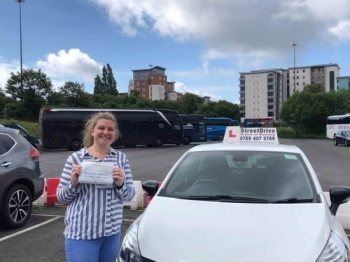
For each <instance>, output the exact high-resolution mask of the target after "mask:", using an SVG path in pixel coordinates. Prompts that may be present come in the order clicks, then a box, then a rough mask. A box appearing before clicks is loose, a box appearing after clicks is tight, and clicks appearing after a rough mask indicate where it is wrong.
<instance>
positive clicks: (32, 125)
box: [0, 119, 39, 137]
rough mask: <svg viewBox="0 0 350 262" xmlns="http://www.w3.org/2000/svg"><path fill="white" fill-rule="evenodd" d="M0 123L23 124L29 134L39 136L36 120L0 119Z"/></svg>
mask: <svg viewBox="0 0 350 262" xmlns="http://www.w3.org/2000/svg"><path fill="white" fill-rule="evenodd" d="M0 124H19V125H21V126H23V127H24V128H25V129H26V130H27V131H28V133H29V134H31V135H33V136H35V137H39V123H38V122H27V121H21V120H15V119H0Z"/></svg>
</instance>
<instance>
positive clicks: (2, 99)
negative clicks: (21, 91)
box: [0, 92, 16, 118]
mask: <svg viewBox="0 0 350 262" xmlns="http://www.w3.org/2000/svg"><path fill="white" fill-rule="evenodd" d="M10 103H16V100H14V99H13V98H11V97H7V96H5V94H4V93H1V92H0V118H1V117H3V116H4V109H5V106H6V105H7V104H10Z"/></svg>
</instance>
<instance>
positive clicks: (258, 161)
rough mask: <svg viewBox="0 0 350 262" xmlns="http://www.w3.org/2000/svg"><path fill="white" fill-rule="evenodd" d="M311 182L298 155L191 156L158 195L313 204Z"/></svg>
mask: <svg viewBox="0 0 350 262" xmlns="http://www.w3.org/2000/svg"><path fill="white" fill-rule="evenodd" d="M311 181H312V180H311V179H310V175H309V173H308V170H307V168H306V166H305V163H304V161H303V159H302V157H301V156H300V154H293V153H284V152H249V151H215V152H191V153H188V154H187V155H186V157H185V158H184V159H183V160H182V161H181V162H180V163H179V165H178V166H177V168H176V169H175V171H174V172H173V173H172V174H171V176H170V179H169V181H168V182H167V183H166V185H165V187H164V190H162V192H161V195H162V196H168V197H175V198H185V199H194V200H209V201H215V200H223V199H225V200H226V201H229V200H230V199H232V200H233V201H239V202H242V201H243V202H254V201H252V200H254V199H255V200H257V202H259V203H263V202H267V203H271V202H275V201H278V202H276V203H296V202H312V201H313V199H314V193H313V192H314V191H313V184H312V182H311ZM306 200H309V201H306Z"/></svg>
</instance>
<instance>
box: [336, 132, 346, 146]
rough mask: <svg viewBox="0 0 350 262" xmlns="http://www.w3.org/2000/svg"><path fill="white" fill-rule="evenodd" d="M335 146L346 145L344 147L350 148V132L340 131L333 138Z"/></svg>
mask: <svg viewBox="0 0 350 262" xmlns="http://www.w3.org/2000/svg"><path fill="white" fill-rule="evenodd" d="M333 144H334V145H335V146H337V145H339V144H344V146H350V131H348V130H343V131H342V130H340V131H338V132H337V133H336V134H335V135H334V138H333Z"/></svg>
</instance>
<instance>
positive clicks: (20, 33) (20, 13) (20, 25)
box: [15, 0, 25, 93]
mask: <svg viewBox="0 0 350 262" xmlns="http://www.w3.org/2000/svg"><path fill="white" fill-rule="evenodd" d="M24 1H25V0H15V2H17V3H19V41H20V56H21V93H22V92H23V77H22V5H21V3H24Z"/></svg>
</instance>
